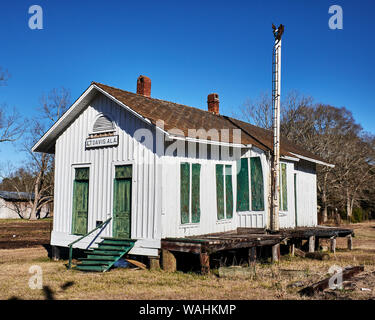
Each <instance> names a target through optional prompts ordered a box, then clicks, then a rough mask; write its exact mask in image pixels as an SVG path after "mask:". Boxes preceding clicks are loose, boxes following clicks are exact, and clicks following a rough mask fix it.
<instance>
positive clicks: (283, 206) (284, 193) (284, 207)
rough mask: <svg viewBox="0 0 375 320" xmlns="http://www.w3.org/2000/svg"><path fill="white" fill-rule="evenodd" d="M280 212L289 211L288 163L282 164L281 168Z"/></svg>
mask: <svg viewBox="0 0 375 320" xmlns="http://www.w3.org/2000/svg"><path fill="white" fill-rule="evenodd" d="M280 171H281V172H280V193H281V194H280V197H279V198H280V204H279V205H280V210H281V211H288V188H287V179H286V177H287V175H286V163H281V166H280Z"/></svg>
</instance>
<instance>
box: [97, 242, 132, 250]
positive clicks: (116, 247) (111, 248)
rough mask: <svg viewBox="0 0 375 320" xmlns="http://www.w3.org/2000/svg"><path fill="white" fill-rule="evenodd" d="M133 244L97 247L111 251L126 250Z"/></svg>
mask: <svg viewBox="0 0 375 320" xmlns="http://www.w3.org/2000/svg"><path fill="white" fill-rule="evenodd" d="M132 247H133V246H131V247H129V246H110V245H102V244H100V245H99V249H101V250H113V251H125V250H128V249H129V248H130V249H131V248H132Z"/></svg>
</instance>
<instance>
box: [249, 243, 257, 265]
mask: <svg viewBox="0 0 375 320" xmlns="http://www.w3.org/2000/svg"><path fill="white" fill-rule="evenodd" d="M248 254H249V265H250V264H254V263H255V262H256V260H257V248H256V247H251V248H249V253H248Z"/></svg>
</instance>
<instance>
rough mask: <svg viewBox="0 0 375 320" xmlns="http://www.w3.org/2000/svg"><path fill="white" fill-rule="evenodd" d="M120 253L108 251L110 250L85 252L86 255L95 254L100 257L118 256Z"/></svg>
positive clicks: (118, 251) (119, 251)
mask: <svg viewBox="0 0 375 320" xmlns="http://www.w3.org/2000/svg"><path fill="white" fill-rule="evenodd" d="M121 252H122V251H121V250H116V251H110V250H102V249H95V250H87V251H85V253H86V254H97V255H102V256H118V255H119V254H120V253H121Z"/></svg>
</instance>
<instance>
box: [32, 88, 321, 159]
mask: <svg viewBox="0 0 375 320" xmlns="http://www.w3.org/2000/svg"><path fill="white" fill-rule="evenodd" d="M92 87H94V88H95V89H96V90H97V91H99V92H102V93H104V94H106V95H109V97H110V98H112V99H114V100H115V101H117V102H120V103H121V104H123V105H125V106H126V107H128V108H130V109H131V110H132V111H133V112H135V113H136V114H137V115H139V116H141V117H143V118H144V119H145V120H147V121H149V122H151V124H153V125H155V126H158V120H162V121H163V122H164V127H163V128H161V129H164V131H166V132H168V131H169V130H171V129H179V130H181V131H182V132H183V135H184V136H185V137H188V136H189V135H188V130H189V129H197V130H198V129H204V130H206V131H209V130H210V129H216V130H218V132H219V134H220V133H221V132H220V130H222V129H229V141H228V142H230V143H236V141H233V130H234V129H240V130H241V144H242V145H252V146H255V147H258V148H259V149H261V150H264V151H268V150H272V132H271V131H270V130H265V129H262V128H259V127H256V126H253V125H251V124H249V123H246V122H243V121H240V120H237V119H234V118H230V117H227V116H223V115H215V114H213V113H211V112H208V111H205V110H202V109H198V108H193V107H189V106H186V105H182V104H178V103H174V102H170V101H165V100H160V99H155V98H151V97H147V96H143V95H140V94H136V93H133V92H128V91H124V90H121V89H118V88H114V87H111V86H107V85H104V84H102V83H98V82H92V83H91V86H90V87H89V89H90V88H92ZM89 89H88V90H89ZM88 90H86V91H85V92H87V91H88ZM82 96H83V95H82ZM82 96H81V97H80V99H81V98H82ZM93 97H94V95H93V94H91V96H90V97H89V98H86V100H85V101H86V103H87V102H88V101H89V99H92V98H93ZM80 99H78V100H77V101H79V100H80ZM76 103H77V102H76ZM76 103H75V104H76ZM75 104H73V105H72V107H71V108H69V110H68V111H67V112H66V113H69V112H73V110H71V109H72V108H73V107H74V105H75ZM76 113H77V112H76ZM73 115H74V113H73ZM64 116H65V114H64V115H63V117H64ZM63 117H61V118H60V119H59V120H58V121H57V122H56V123H55V124H54V125H53V126H52V127H51V129H50V130H48V131H47V132H46V134H45V135H44V136H43V137H42V138H41V139H40V140H39V142H37V143H36V144H35V146H34V147H33V151H37V152H38V151H39V152H48V150H46V147H47V146H45V147H43V146H42V144H41V142H42V140H43V139H46V138H47V137H48V135H49V134H52V132H53V131H54V130H55V131H59V132H57V133H56V132H55V133H54V134H53V136H54V137H55V138H56V137H57V136H58V135H59V134H60V133H61V132H62V131H63V130H64V129H65V127H66V125H60V126H59V123H58V122H59V121H60V120H61V119H62V118H63ZM55 138H53V140H55ZM210 139H212V140H217V139H215V137H208V138H207V140H210ZM220 140H221V137H220V136H219V139H218V141H220ZM53 142H54V141H53ZM50 144H51V141H50V143H49V148H51V145H50ZM280 154H281V155H282V156H287V157H301V158H304V159H307V160H310V161H313V162H318V163H322V164H326V163H325V162H324V160H323V159H321V158H320V157H318V156H316V155H314V154H312V153H311V152H308V151H307V150H304V149H303V148H301V147H299V146H297V145H295V144H293V143H291V142H290V141H288V140H286V139H281V143H280Z"/></svg>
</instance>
